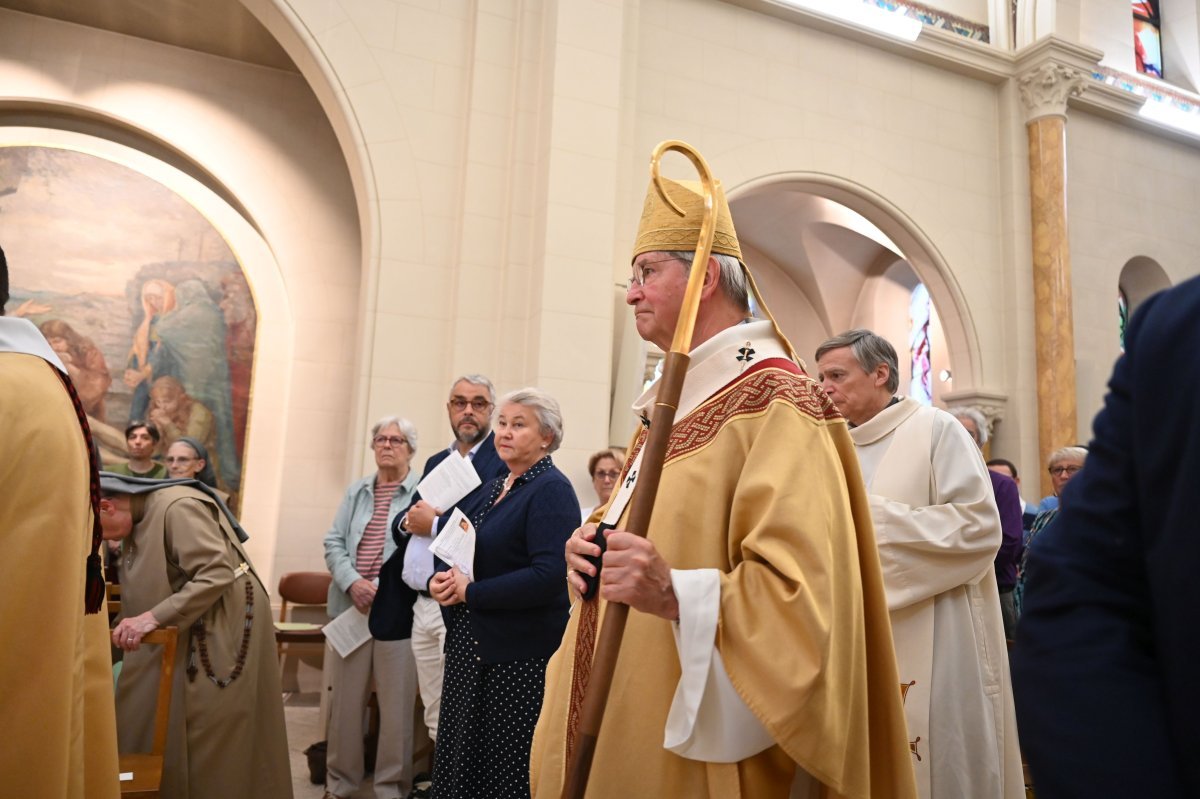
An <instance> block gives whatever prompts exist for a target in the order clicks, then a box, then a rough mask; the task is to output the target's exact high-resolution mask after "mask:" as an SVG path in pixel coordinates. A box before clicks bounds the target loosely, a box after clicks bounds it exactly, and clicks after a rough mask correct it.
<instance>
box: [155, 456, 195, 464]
mask: <svg viewBox="0 0 1200 799" xmlns="http://www.w3.org/2000/svg"><path fill="white" fill-rule="evenodd" d="M163 460H164V461H166V462H167V463H168V464H172V463H191V462H192V461H194V460H197V459H196V458H189V457H188V456H186V455H179V456H177V457H174V458H171V457H167V458H163Z"/></svg>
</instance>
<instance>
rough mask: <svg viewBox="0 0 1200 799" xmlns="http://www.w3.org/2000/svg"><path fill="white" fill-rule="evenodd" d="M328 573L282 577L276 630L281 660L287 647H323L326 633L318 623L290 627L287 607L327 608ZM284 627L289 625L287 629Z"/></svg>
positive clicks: (290, 574)
mask: <svg viewBox="0 0 1200 799" xmlns="http://www.w3.org/2000/svg"><path fill="white" fill-rule="evenodd" d="M331 582H333V576H332V575H330V574H329V572H289V573H288V574H285V575H283V576H282V577H280V578H279V599H280V600H281V602H280V604H279V624H278V625H276V627H275V646H276V648H277V650H278V652H279V655H280V657H282V656H283V645H284V644H322V643H324V642H325V633H324V631H322V630H321V625H319V624H305V625H303V626H300V625H295V626H291V623H290V622H288V605H289V604H291V605H292V606H299V605H324V604H325V601H326V599H328V597H329V584H330V583H331ZM283 625H289V626H288V627H286V628H284V627H283Z"/></svg>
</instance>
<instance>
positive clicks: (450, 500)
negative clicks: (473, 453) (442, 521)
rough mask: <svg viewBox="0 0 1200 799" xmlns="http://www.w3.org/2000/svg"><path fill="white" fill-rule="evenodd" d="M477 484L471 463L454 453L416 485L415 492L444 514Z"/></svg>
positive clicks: (478, 481)
mask: <svg viewBox="0 0 1200 799" xmlns="http://www.w3.org/2000/svg"><path fill="white" fill-rule="evenodd" d="M479 483H480V480H479V475H478V474H477V473H476V471H475V467H474V466H472V465H471V461H469V460H467V459H466V458H464V457H463V456H461V455H459V454H458V452H457V451H455V452H451V453H450V454H449V455H447V456H446V457H445V458H443V459H442V462H441V463H439V464H438V465H437V466H435V467H434V469H433V471H432V472H430V473H429V474H427V475H425V477H424V479H422V480H421V482H419V483H417V491H419V492H420V494H421V499H423V500H425V501H426V502H428V503H429V504H430V505H432V506H433V507H435V508H437V509H438V510H440V511H442V512H443V513H445V512H446V511H448V510H450V509H451V508H453V507H454V506H455V505H457V504H458V503H459V500H461V499H462V498H463V497H465V496H466V495H467V494H470V493H471V492H472V491H474V490H475V487H476V486H478V485H479Z"/></svg>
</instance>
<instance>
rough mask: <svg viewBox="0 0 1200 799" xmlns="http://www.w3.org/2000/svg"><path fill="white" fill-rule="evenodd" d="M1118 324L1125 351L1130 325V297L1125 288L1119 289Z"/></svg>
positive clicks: (1122, 347) (1122, 346) (1122, 349)
mask: <svg viewBox="0 0 1200 799" xmlns="http://www.w3.org/2000/svg"><path fill="white" fill-rule="evenodd" d="M1117 325H1118V330H1119V333H1120V337H1121V352H1124V351H1125V328H1127V327H1129V298H1128V297H1126V296H1125V290H1124V289H1117Z"/></svg>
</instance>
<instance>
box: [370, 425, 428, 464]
mask: <svg viewBox="0 0 1200 799" xmlns="http://www.w3.org/2000/svg"><path fill="white" fill-rule="evenodd" d="M392 425H396V427H399V428H400V435H402V436H404V440H405V441H407V442H408V449H409V451H410V452H412V453H413V454H414V455H415V454H416V452H417V426H416V425H415V424H413V423H412V422H410V421H408V420H407V419H405V418H404V417H403V416H385V417H383V418H382V419H380V420H379V421H378V422H376V423H375V424H374V425H372V426H371V440H372V441H374V440H375V436H377V435H379V431H380V430H386V429H387V428H389V427H391V426H392Z"/></svg>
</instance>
